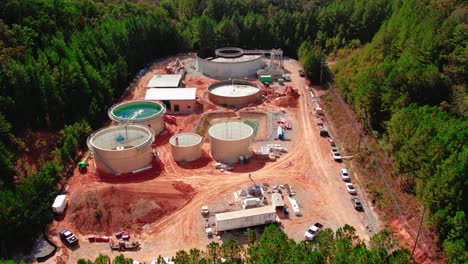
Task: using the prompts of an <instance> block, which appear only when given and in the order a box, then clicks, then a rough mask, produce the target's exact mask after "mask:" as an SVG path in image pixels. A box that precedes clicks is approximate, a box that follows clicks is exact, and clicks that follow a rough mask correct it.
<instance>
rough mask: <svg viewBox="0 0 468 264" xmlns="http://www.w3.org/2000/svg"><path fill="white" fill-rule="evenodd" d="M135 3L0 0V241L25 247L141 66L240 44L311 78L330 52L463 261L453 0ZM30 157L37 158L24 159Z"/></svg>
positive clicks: (459, 11) (462, 100)
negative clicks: (295, 62) (278, 56)
mask: <svg viewBox="0 0 468 264" xmlns="http://www.w3.org/2000/svg"><path fill="white" fill-rule="evenodd" d="M135 2H138V3H134V2H129V1H119V0H102V1H91V0H81V1H78V0H21V1H18V0H4V1H0V66H1V67H0V209H1V210H0V211H1V212H0V240H2V241H1V242H2V243H0V246H1V245H6V247H7V249H12V248H15V247H17V246H18V245H22V246H29V244H28V243H24V241H25V240H24V239H25V238H30V239H32V238H33V237H34V236H35V234H37V232H39V231H40V230H41V229H42V228H43V227H44V226H45V225H46V224H47V223H49V222H50V221H51V217H52V216H51V214H50V212H49V206H50V202H51V201H52V198H53V196H54V195H55V194H56V193H57V192H58V191H59V190H58V187H57V186H60V184H59V185H58V183H59V182H62V181H63V179H66V178H67V177H68V176H69V175H70V173H71V170H72V169H73V165H74V163H75V162H76V160H77V159H78V158H79V157H78V156H77V155H76V153H77V151H78V150H80V149H83V148H84V147H85V139H86V136H87V135H88V134H89V133H90V131H92V129H96V128H98V127H100V125H101V124H102V122H103V120H105V116H106V112H107V109H108V107H109V106H110V105H112V104H113V103H115V102H116V100H117V99H118V98H119V97H120V96H121V95H122V93H123V92H124V91H125V89H126V87H127V86H128V84H129V83H130V82H131V80H132V79H133V76H135V75H136V74H137V73H138V72H139V71H140V70H141V69H142V68H144V67H146V65H147V64H148V63H150V62H151V61H153V60H155V59H157V58H160V57H164V56H166V55H169V54H175V53H177V52H183V51H191V50H196V49H198V48H201V47H220V46H239V47H242V48H282V49H283V50H284V52H285V54H286V55H288V56H291V57H298V58H299V59H300V61H301V62H302V63H303V65H304V68H305V70H306V74H307V76H308V77H309V78H310V79H311V80H312V81H314V82H318V77H319V70H322V68H323V67H324V61H325V59H326V57H327V56H329V57H337V58H338V63H336V64H335V65H334V67H333V69H332V73H333V76H334V77H332V75H327V76H326V77H327V78H328V79H334V80H335V81H336V83H337V84H338V86H339V88H340V89H341V91H342V94H343V96H344V97H345V99H346V101H347V102H348V103H349V104H350V105H351V106H352V107H353V108H354V110H355V112H356V113H357V115H358V116H359V117H360V118H361V121H362V124H364V125H365V126H367V128H368V129H369V130H374V131H376V132H377V135H378V137H379V139H380V140H381V141H382V142H384V143H385V144H388V145H389V146H390V149H391V150H392V153H390V154H389V155H392V157H394V160H395V173H396V174H398V175H401V177H404V179H406V180H407V181H408V183H409V184H408V186H409V188H408V190H407V191H408V192H412V193H414V194H415V195H416V196H417V197H418V198H419V199H420V200H421V201H422V202H423V203H424V205H425V206H426V207H427V208H428V211H429V215H430V217H429V222H428V224H429V225H430V227H431V228H433V229H435V230H436V231H437V234H438V237H437V239H438V241H439V242H440V244H441V245H442V246H443V247H444V250H445V252H446V253H447V255H448V257H449V260H450V261H451V262H454V263H457V262H459V261H460V260H463V259H467V258H468V256H467V251H466V245H467V243H468V235H467V234H468V230H467V222H466V217H465V208H466V206H464V204H463V202H464V198H465V196H466V194H465V193H464V190H465V189H466V187H467V179H466V174H467V173H466V172H467V167H466V166H467V165H466V161H467V160H468V158H467V147H466V142H467V140H466V138H467V131H468V130H467V122H466V117H467V116H468V110H467V109H468V108H467V98H468V97H467V95H466V78H467V72H466V64H467V63H466V59H467V39H468V38H467V34H468V33H467V31H466V22H467V17H468V15H467V14H468V8H467V6H466V3H465V2H464V1H461V0H459V1H457V0H443V1H430V0H408V1H401V0H297V1H293V0H284V1H277V0H174V1H172V0H161V1H157V0H152V1H151V0H146V1H135ZM319 81H321V80H319ZM38 133H49V134H52V136H50V138H49V140H48V141H47V142H45V141H44V140H41V138H40V137H38ZM39 154H40V155H39ZM38 155H39V159H38V161H37V164H29V162H28V159H26V158H25V157H30V156H38ZM18 242H20V243H18Z"/></svg>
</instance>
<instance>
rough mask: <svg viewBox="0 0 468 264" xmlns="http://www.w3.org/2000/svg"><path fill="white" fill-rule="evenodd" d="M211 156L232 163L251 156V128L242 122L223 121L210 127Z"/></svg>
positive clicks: (252, 132)
mask: <svg viewBox="0 0 468 264" xmlns="http://www.w3.org/2000/svg"><path fill="white" fill-rule="evenodd" d="M208 134H209V136H210V146H211V156H213V158H214V159H215V160H217V161H219V162H223V163H226V164H233V163H237V162H239V158H240V157H241V156H242V157H247V158H250V157H251V156H252V146H251V144H252V141H253V134H254V131H253V128H252V127H251V126H249V125H247V124H244V123H242V122H223V123H218V124H215V125H213V126H212V127H210V129H209V130H208Z"/></svg>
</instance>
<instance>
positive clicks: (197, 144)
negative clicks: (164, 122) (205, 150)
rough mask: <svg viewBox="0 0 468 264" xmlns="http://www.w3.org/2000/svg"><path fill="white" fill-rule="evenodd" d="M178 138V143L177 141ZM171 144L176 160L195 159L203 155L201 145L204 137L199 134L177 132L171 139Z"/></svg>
mask: <svg viewBox="0 0 468 264" xmlns="http://www.w3.org/2000/svg"><path fill="white" fill-rule="evenodd" d="M176 138H178V143H179V145H177V143H176ZM169 143H170V144H171V151H172V157H173V158H174V160H175V161H186V162H189V161H194V160H197V159H199V158H200V157H201V155H202V151H201V147H202V144H203V138H202V137H201V136H199V135H198V134H192V133H184V134H177V135H174V136H173V137H171V139H170V140H169Z"/></svg>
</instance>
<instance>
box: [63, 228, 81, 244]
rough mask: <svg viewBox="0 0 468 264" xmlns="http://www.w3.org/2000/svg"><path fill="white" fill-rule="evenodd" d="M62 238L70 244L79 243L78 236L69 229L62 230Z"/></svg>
mask: <svg viewBox="0 0 468 264" xmlns="http://www.w3.org/2000/svg"><path fill="white" fill-rule="evenodd" d="M59 234H60V239H61V240H62V241H63V242H64V243H65V244H67V245H68V246H75V245H77V244H78V238H76V236H75V235H74V234H73V233H72V232H71V231H70V230H68V229H64V230H62V231H60V233H59Z"/></svg>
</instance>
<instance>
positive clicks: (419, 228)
mask: <svg viewBox="0 0 468 264" xmlns="http://www.w3.org/2000/svg"><path fill="white" fill-rule="evenodd" d="M425 213H426V206H424V207H423V212H422V215H421V220H420V221H419V226H418V234H417V235H416V241H414V246H413V251H412V252H411V257H413V258H414V251H415V250H416V245H417V244H418V238H419V233H421V226H422V223H423V219H424V214H425Z"/></svg>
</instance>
